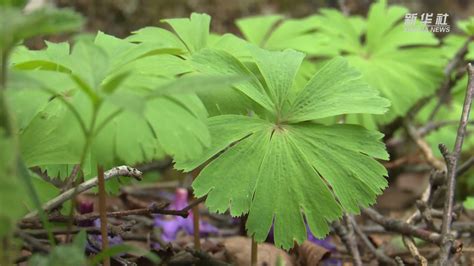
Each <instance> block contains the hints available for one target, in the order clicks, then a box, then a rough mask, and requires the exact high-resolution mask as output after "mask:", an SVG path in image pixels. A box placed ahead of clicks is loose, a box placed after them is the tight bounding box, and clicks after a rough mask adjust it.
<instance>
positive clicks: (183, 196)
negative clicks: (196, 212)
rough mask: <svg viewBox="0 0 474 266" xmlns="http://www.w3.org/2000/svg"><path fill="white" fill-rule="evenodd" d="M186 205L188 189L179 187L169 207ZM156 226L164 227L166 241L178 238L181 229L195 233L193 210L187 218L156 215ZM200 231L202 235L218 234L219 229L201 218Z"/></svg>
mask: <svg viewBox="0 0 474 266" xmlns="http://www.w3.org/2000/svg"><path fill="white" fill-rule="evenodd" d="M186 206H188V190H187V189H184V188H177V189H176V192H175V195H174V199H173V201H172V202H171V204H170V206H169V208H170V209H172V210H181V209H183V208H185V207H186ZM155 226H156V227H160V228H162V230H163V233H162V238H163V240H164V241H166V242H171V241H174V240H176V237H177V235H178V233H179V232H181V231H184V232H185V233H187V234H189V235H192V234H193V233H194V226H193V214H192V212H191V211H189V216H188V217H187V218H183V217H180V216H166V215H157V216H155ZM199 232H200V234H201V235H203V236H207V235H210V234H217V233H218V232H219V231H218V229H217V228H216V227H215V226H213V225H211V224H210V223H208V222H205V221H202V220H200V221H199Z"/></svg>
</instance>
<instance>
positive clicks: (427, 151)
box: [405, 119, 446, 170]
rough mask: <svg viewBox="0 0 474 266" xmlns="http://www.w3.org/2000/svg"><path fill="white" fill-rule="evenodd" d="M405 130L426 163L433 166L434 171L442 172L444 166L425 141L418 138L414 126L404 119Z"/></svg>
mask: <svg viewBox="0 0 474 266" xmlns="http://www.w3.org/2000/svg"><path fill="white" fill-rule="evenodd" d="M405 128H406V130H407V132H408V135H409V136H410V138H411V139H412V140H413V141H414V142H415V143H416V145H417V146H418V148H420V150H421V152H422V153H423V156H424V157H425V159H426V161H427V162H428V163H429V164H430V165H431V166H433V167H434V168H435V169H438V170H444V169H445V168H446V166H445V165H444V163H443V162H442V161H440V160H438V159H437V158H436V157H435V156H434V155H433V151H432V150H431V148H430V146H429V145H428V143H426V141H425V140H424V139H423V138H422V137H421V136H420V134H419V133H418V131H417V130H416V128H415V126H413V124H411V122H410V121H409V120H408V119H406V120H405Z"/></svg>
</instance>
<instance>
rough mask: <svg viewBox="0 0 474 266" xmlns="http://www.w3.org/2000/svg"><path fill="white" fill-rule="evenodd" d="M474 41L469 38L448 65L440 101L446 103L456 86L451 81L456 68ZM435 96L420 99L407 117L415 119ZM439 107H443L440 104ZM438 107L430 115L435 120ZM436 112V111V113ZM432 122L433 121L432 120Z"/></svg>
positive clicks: (440, 89)
mask: <svg viewBox="0 0 474 266" xmlns="http://www.w3.org/2000/svg"><path fill="white" fill-rule="evenodd" d="M472 40H473V37H469V38H468V39H467V40H466V42H465V43H464V44H463V46H461V47H460V48H459V50H458V51H457V52H456V54H455V55H454V56H453V58H452V59H451V60H450V61H449V63H448V64H447V65H446V67H445V68H444V81H443V83H442V84H441V86H440V87H439V88H438V90H437V95H439V96H440V101H444V99H445V98H446V97H447V96H445V95H449V92H450V91H451V88H452V87H453V85H454V82H453V81H452V80H451V75H452V74H453V72H454V71H455V70H456V67H457V66H458V65H459V63H461V62H462V61H463V59H464V56H465V55H466V53H467V48H468V46H469V43H470V42H471V41H472ZM433 97H434V96H432V95H431V96H428V97H424V98H422V99H420V100H419V101H418V102H417V103H415V104H414V105H413V107H412V108H411V109H410V110H409V111H408V113H407V116H408V117H414V116H415V115H416V114H417V113H418V112H419V111H420V110H421V109H423V107H424V106H425V105H426V104H427V103H429V102H430V100H431V99H432V98H433ZM438 105H440V106H441V104H440V103H438ZM438 105H437V106H436V107H435V109H434V110H433V111H432V113H431V114H430V118H434V116H435V115H436V113H437V112H438V110H439V109H440V107H438ZM435 110H436V111H435ZM430 120H432V119H430Z"/></svg>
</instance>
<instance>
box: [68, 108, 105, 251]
mask: <svg viewBox="0 0 474 266" xmlns="http://www.w3.org/2000/svg"><path fill="white" fill-rule="evenodd" d="M100 106H101V104H100V103H99V104H97V105H94V110H93V111H92V119H91V124H90V126H89V129H87V130H86V134H85V138H86V142H85V143H84V147H83V150H82V153H81V158H80V160H79V164H78V166H77V167H79V171H80V169H82V166H83V165H84V162H85V161H86V157H87V153H88V152H89V149H90V148H91V146H92V141H93V139H94V127H95V123H96V121H97V114H98V113H99V109H100ZM73 171H74V170H73ZM79 171H76V172H75V173H76V174H71V176H69V178H68V181H67V182H66V185H65V186H64V190H67V189H68V188H69V187H70V186H71V185H73V186H74V182H75V180H76V177H77V173H78V172H79ZM75 188H76V189H77V186H75ZM76 194H77V193H76V191H74V195H73V196H72V198H71V209H70V210H69V214H68V216H69V221H68V223H67V226H66V228H67V230H66V231H67V232H68V233H67V234H66V242H69V240H70V239H69V237H70V234H69V231H70V230H71V228H72V225H73V217H74V209H75V207H76V206H75V204H76Z"/></svg>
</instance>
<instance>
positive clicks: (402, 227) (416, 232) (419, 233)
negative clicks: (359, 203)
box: [362, 208, 462, 251]
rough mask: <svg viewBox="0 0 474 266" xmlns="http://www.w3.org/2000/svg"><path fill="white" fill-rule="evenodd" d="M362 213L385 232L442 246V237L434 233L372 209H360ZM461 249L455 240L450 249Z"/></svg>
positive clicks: (459, 243)
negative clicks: (387, 216)
mask: <svg viewBox="0 0 474 266" xmlns="http://www.w3.org/2000/svg"><path fill="white" fill-rule="evenodd" d="M362 213H363V214H364V215H366V216H367V217H368V218H369V219H370V220H372V221H374V222H376V223H378V224H379V225H381V226H383V227H384V228H385V230H388V231H393V232H397V233H400V234H402V235H406V236H413V237H417V238H420V239H422V240H425V241H427V242H430V243H434V244H437V245H439V246H441V245H442V242H443V241H442V237H441V235H440V234H438V233H436V232H431V231H428V230H425V229H421V228H418V227H416V226H413V225H411V224H409V223H406V222H403V221H400V220H396V219H390V218H386V217H384V216H383V215H381V214H380V213H378V212H377V211H376V210H374V209H372V208H365V209H362ZM461 247H462V244H461V242H459V241H457V240H455V241H454V243H453V246H452V248H453V249H454V250H455V251H460V249H461Z"/></svg>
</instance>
